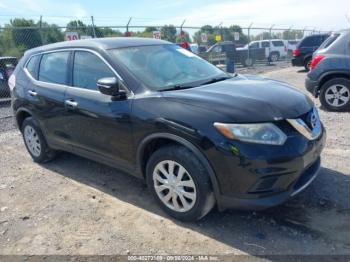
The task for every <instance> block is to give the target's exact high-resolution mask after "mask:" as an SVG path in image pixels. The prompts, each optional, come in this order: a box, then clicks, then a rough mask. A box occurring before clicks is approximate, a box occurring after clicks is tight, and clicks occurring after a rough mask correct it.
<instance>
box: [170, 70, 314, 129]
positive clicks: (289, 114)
mask: <svg viewBox="0 0 350 262" xmlns="http://www.w3.org/2000/svg"><path fill="white" fill-rule="evenodd" d="M163 96H164V97H165V98H166V99H169V100H171V101H174V102H178V103H184V104H188V105H192V106H197V107H202V108H205V109H207V110H209V111H215V112H217V113H219V114H220V115H222V116H225V117H224V118H225V119H228V120H229V121H233V122H241V123H251V122H269V121H276V120H280V119H287V118H297V117H299V116H300V115H302V114H304V113H306V112H308V111H309V110H311V108H312V106H313V102H312V101H311V100H310V99H309V98H308V97H307V96H306V95H305V94H303V93H302V92H300V91H298V90H296V89H295V88H293V87H291V86H289V85H288V84H286V83H283V82H280V81H276V80H272V79H268V78H263V77H259V76H251V75H244V76H243V75H237V76H236V77H233V78H231V79H228V80H225V81H220V82H217V83H213V84H209V85H203V86H199V87H195V88H190V89H185V90H176V91H165V92H163Z"/></svg>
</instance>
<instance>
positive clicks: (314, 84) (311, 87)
mask: <svg viewBox="0 0 350 262" xmlns="http://www.w3.org/2000/svg"><path fill="white" fill-rule="evenodd" d="M305 88H306V90H307V91H309V92H310V93H311V94H312V95H313V96H314V97H317V96H318V81H315V80H312V79H311V78H310V77H309V76H306V78H305Z"/></svg>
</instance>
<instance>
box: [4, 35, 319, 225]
mask: <svg viewBox="0 0 350 262" xmlns="http://www.w3.org/2000/svg"><path fill="white" fill-rule="evenodd" d="M9 83H10V88H11V90H12V99H13V100H12V106H13V110H14V114H15V116H16V122H17V125H18V127H19V129H20V130H21V132H22V134H23V138H24V142H25V145H26V147H27V150H28V152H29V153H30V155H31V156H32V158H33V159H34V161H36V162H39V163H40V162H45V161H48V160H51V159H53V158H54V156H55V155H56V154H55V153H56V152H57V151H68V152H71V153H75V154H78V155H81V156H84V157H87V158H89V159H92V160H94V161H99V162H102V163H105V164H107V165H110V166H113V167H117V168H119V169H121V170H124V171H126V172H128V173H130V174H132V175H135V176H137V177H139V178H143V179H145V180H146V181H147V184H148V186H149V188H150V190H151V191H152V193H153V195H154V197H155V199H156V201H157V202H158V203H159V204H160V206H161V207H162V208H163V209H164V210H165V211H166V212H167V213H169V214H170V215H172V216H174V217H176V218H178V219H183V220H194V219H199V218H201V217H203V216H204V215H205V214H206V213H208V212H209V211H210V210H211V209H212V207H213V206H214V205H215V204H216V205H217V206H218V207H219V209H221V210H222V209H224V208H227V207H238V208H250V209H263V208H267V207H271V206H274V205H278V204H281V203H283V202H284V201H286V200H287V199H289V198H290V197H291V196H294V195H296V194H297V193H299V192H300V191H302V190H303V189H304V188H305V187H306V186H308V185H309V184H310V183H311V181H312V180H313V179H314V178H315V177H316V176H317V173H318V170H319V168H320V153H321V150H322V148H323V146H324V144H325V135H324V134H325V132H324V128H323V126H322V124H321V121H320V120H319V117H318V113H317V109H316V108H315V107H314V105H313V103H312V102H311V100H310V99H309V98H308V97H307V96H306V95H304V94H303V93H301V92H299V91H297V90H296V89H294V88H293V87H290V86H288V85H287V84H284V83H281V82H277V81H273V80H270V79H264V78H261V77H255V76H240V75H228V74H226V73H224V72H223V71H221V70H219V69H218V68H217V67H215V66H213V65H211V64H210V63H208V62H207V61H205V60H203V59H201V58H199V57H198V56H196V55H194V54H193V53H192V52H189V51H187V50H185V49H182V48H181V47H179V46H176V45H174V44H171V43H169V42H166V41H161V40H155V39H142V38H104V39H103V38H101V39H89V40H79V41H72V42H63V43H57V44H52V45H47V46H43V47H39V48H35V49H32V50H30V51H28V52H26V53H25V55H24V57H23V58H22V59H21V61H20V63H19V65H18V66H17V68H16V70H15V72H14V74H13V75H12V77H11V79H10V81H9ZM283 98H285V99H283Z"/></svg>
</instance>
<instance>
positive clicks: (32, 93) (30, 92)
mask: <svg viewBox="0 0 350 262" xmlns="http://www.w3.org/2000/svg"><path fill="white" fill-rule="evenodd" d="M28 94H29V95H30V96H37V95H38V93H37V92H35V91H33V90H29V91H28Z"/></svg>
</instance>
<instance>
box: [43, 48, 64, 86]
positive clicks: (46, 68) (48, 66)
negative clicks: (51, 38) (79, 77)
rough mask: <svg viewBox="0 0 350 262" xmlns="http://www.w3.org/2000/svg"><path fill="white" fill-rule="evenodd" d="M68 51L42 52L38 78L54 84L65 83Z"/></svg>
mask: <svg viewBox="0 0 350 262" xmlns="http://www.w3.org/2000/svg"><path fill="white" fill-rule="evenodd" d="M68 58H69V52H54V53H48V54H44V55H43V56H42V58H41V62H40V68H39V80H40V81H44V82H49V83H54V84H66V82H67V81H66V80H67V71H68Z"/></svg>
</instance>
